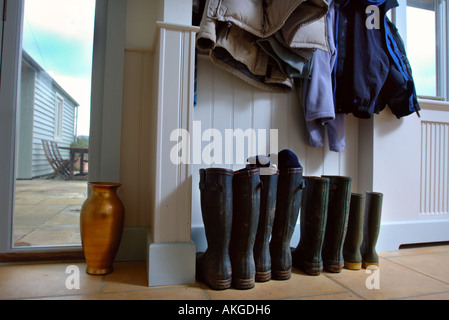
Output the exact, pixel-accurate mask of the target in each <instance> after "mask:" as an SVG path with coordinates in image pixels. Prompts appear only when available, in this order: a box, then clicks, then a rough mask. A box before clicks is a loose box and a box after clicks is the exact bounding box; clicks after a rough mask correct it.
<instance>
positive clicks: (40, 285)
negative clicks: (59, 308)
mask: <svg viewBox="0 0 449 320" xmlns="http://www.w3.org/2000/svg"><path fill="white" fill-rule="evenodd" d="M71 265H75V266H77V267H78V268H79V270H80V289H79V290H77V289H68V288H67V286H66V281H67V279H68V278H69V277H70V276H71V275H72V274H73V273H72V272H69V273H66V269H67V267H68V266H71ZM83 269H85V263H72V262H69V263H49V264H42V263H41V264H23V265H2V266H0V299H18V298H39V297H53V296H66V295H73V294H75V293H76V294H93V293H100V289H101V283H102V279H101V278H100V277H98V278H91V277H89V276H88V275H87V274H85V273H84V272H82V271H81V270H83Z"/></svg>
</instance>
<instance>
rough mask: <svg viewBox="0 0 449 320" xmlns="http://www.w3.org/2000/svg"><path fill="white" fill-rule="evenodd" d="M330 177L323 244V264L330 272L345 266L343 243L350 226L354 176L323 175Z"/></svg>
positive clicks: (337, 270)
mask: <svg viewBox="0 0 449 320" xmlns="http://www.w3.org/2000/svg"><path fill="white" fill-rule="evenodd" d="M323 178H328V179H329V205H328V210H327V222H326V234H325V236H324V244H323V255H322V257H323V265H324V269H326V270H327V271H329V272H340V271H341V269H343V267H344V258H343V243H344V240H345V236H346V231H347V228H348V216H349V205H350V201H351V184H352V178H350V177H342V176H323Z"/></svg>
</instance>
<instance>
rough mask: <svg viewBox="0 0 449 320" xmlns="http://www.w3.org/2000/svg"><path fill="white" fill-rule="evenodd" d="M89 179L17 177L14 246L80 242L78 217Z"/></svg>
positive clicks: (77, 243) (74, 243)
mask: <svg viewBox="0 0 449 320" xmlns="http://www.w3.org/2000/svg"><path fill="white" fill-rule="evenodd" d="M87 191H88V186H87V181H76V180H56V179H44V178H43V179H33V180H17V181H16V189H15V202H14V204H15V211H14V246H15V247H23V246H55V245H80V244H81V238H80V227H79V218H80V211H81V206H82V204H83V202H84V201H85V199H86V198H87Z"/></svg>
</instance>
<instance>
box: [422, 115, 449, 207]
mask: <svg viewBox="0 0 449 320" xmlns="http://www.w3.org/2000/svg"><path fill="white" fill-rule="evenodd" d="M448 199H449V123H446V122H434V121H422V122H421V201H420V215H421V216H442V215H448V214H449V200H448Z"/></svg>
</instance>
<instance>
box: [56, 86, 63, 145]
mask: <svg viewBox="0 0 449 320" xmlns="http://www.w3.org/2000/svg"><path fill="white" fill-rule="evenodd" d="M63 126H64V98H63V97H62V96H61V95H59V94H58V93H56V94H55V129H54V138H55V140H58V141H61V140H62V135H63V130H64V127H63Z"/></svg>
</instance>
